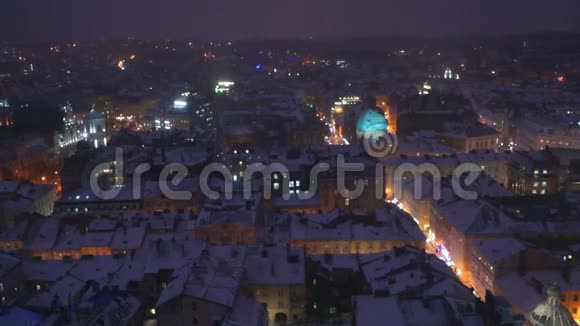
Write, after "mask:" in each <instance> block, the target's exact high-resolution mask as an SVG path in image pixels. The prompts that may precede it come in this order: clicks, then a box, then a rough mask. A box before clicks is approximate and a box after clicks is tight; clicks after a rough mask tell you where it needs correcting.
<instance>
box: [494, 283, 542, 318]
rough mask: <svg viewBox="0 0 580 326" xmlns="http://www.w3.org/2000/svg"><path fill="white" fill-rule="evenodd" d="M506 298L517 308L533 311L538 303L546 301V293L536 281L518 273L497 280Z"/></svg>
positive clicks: (498, 286) (497, 284)
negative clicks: (539, 288) (539, 289)
mask: <svg viewBox="0 0 580 326" xmlns="http://www.w3.org/2000/svg"><path fill="white" fill-rule="evenodd" d="M496 286H497V288H498V289H500V290H501V293H502V295H503V296H504V297H505V298H506V300H507V301H508V302H509V303H510V304H511V305H512V306H513V307H514V308H515V309H517V310H521V311H524V312H528V313H529V312H531V311H532V310H533V309H534V308H535V307H536V306H537V305H538V304H540V303H542V302H544V295H543V293H541V291H538V290H537V288H536V287H535V285H534V283H533V282H532V281H531V280H529V279H527V278H524V277H521V276H519V275H517V274H512V275H509V276H505V277H501V278H499V279H497V280H496Z"/></svg>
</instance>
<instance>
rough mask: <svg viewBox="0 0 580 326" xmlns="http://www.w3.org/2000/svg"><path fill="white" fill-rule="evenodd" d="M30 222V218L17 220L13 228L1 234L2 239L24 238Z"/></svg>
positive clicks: (16, 239)
mask: <svg viewBox="0 0 580 326" xmlns="http://www.w3.org/2000/svg"><path fill="white" fill-rule="evenodd" d="M29 223H30V222H29V221H28V220H22V221H20V222H16V223H15V224H14V225H13V226H12V227H11V228H9V229H8V230H6V231H4V232H2V234H0V241H18V240H24V235H25V231H26V227H27V226H28V224H29Z"/></svg>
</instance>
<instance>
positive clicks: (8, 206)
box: [0, 181, 56, 229]
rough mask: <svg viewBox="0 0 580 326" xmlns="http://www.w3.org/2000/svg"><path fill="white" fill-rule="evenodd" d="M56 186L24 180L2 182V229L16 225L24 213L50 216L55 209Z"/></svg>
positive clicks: (0, 189) (0, 200)
mask: <svg viewBox="0 0 580 326" xmlns="http://www.w3.org/2000/svg"><path fill="white" fill-rule="evenodd" d="M55 201H56V187H55V186H54V185H36V184H32V183H28V182H22V181H2V182H0V229H7V228H10V227H11V226H12V225H14V223H15V221H16V218H17V217H18V216H19V215H21V214H24V213H38V214H40V215H44V216H48V215H50V214H52V212H53V210H54V203H55Z"/></svg>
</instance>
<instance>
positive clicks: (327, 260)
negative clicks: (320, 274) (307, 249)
mask: <svg viewBox="0 0 580 326" xmlns="http://www.w3.org/2000/svg"><path fill="white" fill-rule="evenodd" d="M308 257H309V258H310V259H312V261H315V262H318V263H320V264H321V265H322V266H323V267H324V268H326V269H327V270H328V271H333V270H336V269H348V270H351V271H354V272H358V271H359V261H358V257H357V255H356V254H346V255H330V254H327V255H309V256H308Z"/></svg>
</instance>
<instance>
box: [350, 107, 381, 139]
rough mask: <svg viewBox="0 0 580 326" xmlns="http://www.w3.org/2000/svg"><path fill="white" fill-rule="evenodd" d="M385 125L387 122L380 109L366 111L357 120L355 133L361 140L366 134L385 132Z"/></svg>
mask: <svg viewBox="0 0 580 326" xmlns="http://www.w3.org/2000/svg"><path fill="white" fill-rule="evenodd" d="M387 125H388V122H387V119H386V118H385V114H384V113H383V111H381V110H380V109H368V110H366V111H365V112H364V113H363V115H362V116H361V117H360V119H359V120H358V123H357V126H356V133H357V136H358V137H359V138H361V137H362V136H363V135H364V134H366V133H372V132H386V130H387Z"/></svg>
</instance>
